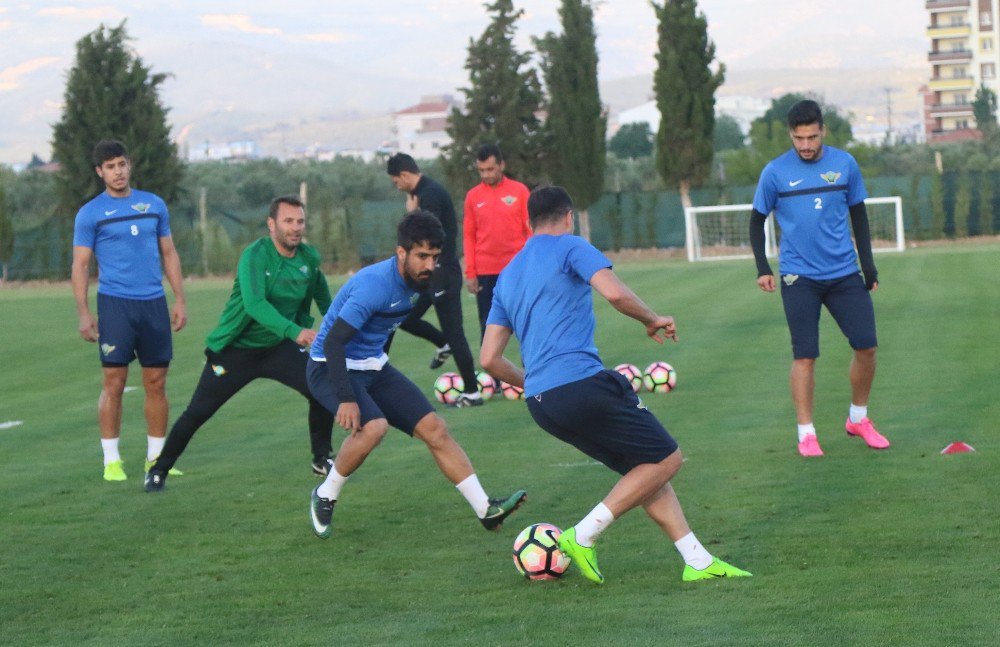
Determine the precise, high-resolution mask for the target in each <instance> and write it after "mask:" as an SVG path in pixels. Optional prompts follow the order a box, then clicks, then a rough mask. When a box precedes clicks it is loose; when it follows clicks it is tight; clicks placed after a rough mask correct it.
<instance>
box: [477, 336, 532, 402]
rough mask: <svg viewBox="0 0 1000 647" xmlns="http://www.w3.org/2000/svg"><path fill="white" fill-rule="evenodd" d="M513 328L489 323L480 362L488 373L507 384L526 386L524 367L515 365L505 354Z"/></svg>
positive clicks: (480, 353) (480, 352)
mask: <svg viewBox="0 0 1000 647" xmlns="http://www.w3.org/2000/svg"><path fill="white" fill-rule="evenodd" d="M510 335H511V329H510V328H507V327H505V326H498V325H497V324H487V325H486V334H485V335H483V344H482V347H481V349H480V351H479V364H480V365H481V366H482V367H483V370H485V371H486V372H487V373H489V374H490V375H492V376H493V377H495V378H496V379H498V380H503V381H504V382H506V383H507V384H513V385H514V386H519V387H521V388H524V369H522V368H519V367H517V366H515V365H514V363H513V362H511V361H510V360H509V359H507V358H506V357H504V356H503V351H504V349H506V348H507V342H509V341H510Z"/></svg>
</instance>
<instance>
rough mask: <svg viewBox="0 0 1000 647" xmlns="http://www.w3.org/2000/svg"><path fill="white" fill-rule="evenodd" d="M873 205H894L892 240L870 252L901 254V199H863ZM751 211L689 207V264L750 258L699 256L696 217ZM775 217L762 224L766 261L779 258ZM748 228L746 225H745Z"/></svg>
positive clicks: (903, 244)
mask: <svg viewBox="0 0 1000 647" xmlns="http://www.w3.org/2000/svg"><path fill="white" fill-rule="evenodd" d="M876 204H891V205H893V206H894V211H895V227H896V232H895V234H896V235H895V240H894V244H893V245H891V246H888V247H885V246H882V247H877V246H875V245H873V246H872V251H873V252H901V251H903V250H905V249H906V236H905V233H904V230H903V199H902V198H901V197H899V196H891V197H885V198H867V199H866V200H865V205H869V206H870V205H876ZM752 210H753V205H752V204H727V205H717V206H711V207H688V208H687V209H685V210H684V243H685V247H686V248H687V257H688V260H689V261H692V262H694V261H724V260H731V259H746V258H753V252H752V251H751V252H749V253H723V254H718V255H708V256H706V255H704V254H703V253H702V244H701V239H702V234H701V228H700V226H699V224H698V215H699V214H712V213H716V214H717V213H727V212H731V213H740V212H742V213H747V214H749V213H750V211H752ZM774 221H775V218H774V214H773V213H772V214H769V216H768V219H767V222H766V223H765V225H764V252H765V254H766V255H767V257H768V258H774V257H775V256H777V255H778V245H777V242H776V241H777V240H778V238H777V236H776V234H775V230H774ZM747 227H749V223H747ZM744 246H747V247H748V246H749V241H745V242H742V243H735V242H734V244H733V245H732V247H744Z"/></svg>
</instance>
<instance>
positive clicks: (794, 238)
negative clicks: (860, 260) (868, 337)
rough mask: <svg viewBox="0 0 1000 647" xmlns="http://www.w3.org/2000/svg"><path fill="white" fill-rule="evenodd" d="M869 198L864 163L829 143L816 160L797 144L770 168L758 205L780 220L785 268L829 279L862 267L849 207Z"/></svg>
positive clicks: (759, 189)
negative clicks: (805, 155) (797, 148)
mask: <svg viewBox="0 0 1000 647" xmlns="http://www.w3.org/2000/svg"><path fill="white" fill-rule="evenodd" d="M867 197H868V192H867V191H866V190H865V184H864V180H862V178H861V169H859V168H858V163H857V162H856V161H855V160H854V157H853V156H851V154H850V153H847V152H845V151H842V150H840V149H839V148H833V147H832V146H823V156H822V157H820V158H819V160H818V161H815V162H811V161H810V162H805V161H803V160H802V159H801V158H800V157H799V155H798V153H796V152H795V150H794V149H792V150H789V151H788V152H787V153H785V154H784V155H781V156H780V157H777V158H775V159H774V160H772V161H771V163H770V164H768V165H767V166H766V167H764V171H763V172H762V173H761V175H760V182H758V184H757V192H756V194H755V195H754V198H753V208H754V209H755V210H756V211H759V212H760V213H763V214H769V213H771V211H774V214H775V217H776V218H777V220H778V226H779V227H781V253H780V256H779V263H778V264H779V268H780V271H781V273H782V274H798V275H801V276H806V277H809V278H812V279H818V280H824V279H836V278H840V277H843V276H847V275H848V274H851V273H854V272H857V271H858V265H857V253H856V252H855V251H854V243H853V241H852V240H851V229H850V218H849V214H848V208H849V207H852V206H854V205H856V204H858V203H860V202H863V201H864V199H865V198H867Z"/></svg>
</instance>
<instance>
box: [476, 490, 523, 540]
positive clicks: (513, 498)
mask: <svg viewBox="0 0 1000 647" xmlns="http://www.w3.org/2000/svg"><path fill="white" fill-rule="evenodd" d="M527 497H528V493H527V492H526V491H525V490H518V491H517V492H515V493H514V494H511V495H510V496H508V497H506V498H503V499H490V505H489V507H488V508H486V516H485V517H483V518H482V519H480V520H479V521H481V522H482V524H483V528H486V529H487V530H499V529H500V526H502V525H503V521H504V519H506V518H507V517H509V516H510V515H511V514H512V513H513V512H514V511H515V510H517V509H518V508H520V507H521V504H522V503H524V500H525V499H526V498H527Z"/></svg>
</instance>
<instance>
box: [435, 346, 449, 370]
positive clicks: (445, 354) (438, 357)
mask: <svg viewBox="0 0 1000 647" xmlns="http://www.w3.org/2000/svg"><path fill="white" fill-rule="evenodd" d="M449 357H451V346H450V345H448V344H445V345H444V346H442V347H441V348H438V349H437V350H435V351H434V357H432V358H431V368H441V366H442V365H443V364H444V362H445V360H446V359H448V358H449Z"/></svg>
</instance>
